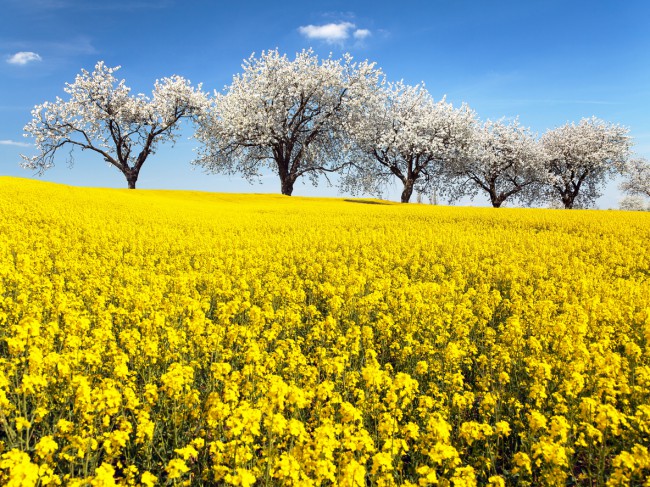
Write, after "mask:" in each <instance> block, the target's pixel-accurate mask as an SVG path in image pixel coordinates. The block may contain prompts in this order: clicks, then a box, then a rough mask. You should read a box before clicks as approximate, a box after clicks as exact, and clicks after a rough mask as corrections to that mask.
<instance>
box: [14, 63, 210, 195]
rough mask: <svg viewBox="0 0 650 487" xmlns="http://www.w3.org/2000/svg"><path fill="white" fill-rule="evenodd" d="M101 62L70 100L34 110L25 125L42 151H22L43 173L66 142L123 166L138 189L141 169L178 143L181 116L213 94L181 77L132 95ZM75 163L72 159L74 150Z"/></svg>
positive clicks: (78, 82)
mask: <svg viewBox="0 0 650 487" xmlns="http://www.w3.org/2000/svg"><path fill="white" fill-rule="evenodd" d="M118 69H120V67H119V66H118V67H114V68H109V67H107V66H105V64H104V63H103V62H101V61H100V62H98V63H97V65H96V66H95V69H94V71H93V72H92V73H90V72H88V71H86V70H82V71H81V74H79V75H77V77H76V79H75V81H74V82H73V83H67V84H66V87H65V88H64V91H65V92H66V93H67V94H68V100H67V101H66V100H63V99H61V98H58V97H57V98H56V100H55V101H54V102H44V103H43V104H41V105H37V106H36V107H35V108H34V110H32V116H33V119H32V121H31V122H29V123H28V124H27V125H26V126H25V128H24V130H25V133H26V134H25V135H26V136H31V137H34V138H35V145H36V150H37V152H38V153H37V154H36V155H35V156H32V157H27V156H24V155H23V156H22V158H23V163H22V166H23V167H25V168H29V169H36V170H38V171H39V172H40V173H42V172H44V171H45V170H47V169H49V168H50V167H52V166H53V165H54V157H55V155H56V153H57V152H58V150H59V149H61V148H62V147H64V146H67V147H69V148H71V149H72V148H74V147H79V148H81V149H82V150H91V151H94V152H96V153H98V154H100V155H101V156H102V157H103V159H104V160H105V161H106V162H107V163H109V164H111V165H112V166H114V167H116V168H117V169H119V170H120V171H121V172H122V173H123V174H124V176H125V177H126V179H127V182H128V184H129V187H131V188H134V187H135V183H136V181H137V178H138V175H139V173H140V169H141V168H142V165H143V164H144V162H145V160H146V159H147V157H148V156H149V155H150V154H153V153H154V152H155V151H156V148H157V146H158V144H159V143H161V142H166V141H170V142H172V143H173V142H174V141H175V139H176V136H177V129H178V125H179V123H178V122H179V121H180V119H181V118H186V117H191V116H194V115H196V114H197V113H199V112H201V111H204V110H205V106H206V104H207V97H206V95H205V94H204V93H202V92H201V85H198V87H197V88H196V89H195V88H193V87H192V86H191V85H190V82H189V81H188V80H186V79H184V78H182V77H181V76H172V77H169V78H163V79H161V80H158V81H156V83H155V86H154V89H153V93H152V96H151V97H146V96H145V95H143V94H139V95H132V94H131V89H130V88H128V87H127V86H126V85H125V81H124V80H121V81H118V80H117V79H116V78H115V76H114V73H115V72H116V71H117V70H118ZM69 162H70V163H72V162H73V161H72V155H70V159H69Z"/></svg>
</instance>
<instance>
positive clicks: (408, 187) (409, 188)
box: [402, 179, 415, 203]
mask: <svg viewBox="0 0 650 487" xmlns="http://www.w3.org/2000/svg"><path fill="white" fill-rule="evenodd" d="M413 183H415V181H413V180H412V179H407V180H406V182H405V183H404V190H403V191H402V203H408V202H409V200H410V199H411V195H412V194H413Z"/></svg>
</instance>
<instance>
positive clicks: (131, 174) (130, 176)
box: [124, 170, 138, 189]
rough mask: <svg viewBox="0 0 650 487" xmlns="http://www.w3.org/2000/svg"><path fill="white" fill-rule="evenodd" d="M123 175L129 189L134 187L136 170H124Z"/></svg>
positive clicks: (136, 178) (136, 177) (136, 176)
mask: <svg viewBox="0 0 650 487" xmlns="http://www.w3.org/2000/svg"><path fill="white" fill-rule="evenodd" d="M124 176H125V177H126V182H127V183H128V185H129V189H135V183H136V181H137V180H138V171H134V170H131V171H125V172H124Z"/></svg>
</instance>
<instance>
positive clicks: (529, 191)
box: [440, 120, 545, 208]
mask: <svg viewBox="0 0 650 487" xmlns="http://www.w3.org/2000/svg"><path fill="white" fill-rule="evenodd" d="M543 161H544V159H543V157H542V153H541V149H540V146H539V143H538V142H537V140H536V138H535V135H534V134H532V133H531V132H530V130H529V129H527V128H525V127H522V126H521V125H520V124H519V121H518V120H514V121H512V122H510V123H507V122H505V121H504V120H497V121H491V120H487V121H486V122H484V123H482V124H480V125H478V124H477V125H476V130H475V131H474V134H473V140H472V143H471V150H470V151H468V154H467V157H461V158H458V159H457V160H456V161H455V163H454V164H451V165H449V166H448V169H447V171H446V175H445V176H446V177H445V178H444V179H443V180H442V184H441V185H440V190H441V192H442V193H444V194H447V195H448V196H449V197H450V199H452V200H453V199H458V198H461V197H463V196H469V197H471V198H474V197H475V196H476V195H477V194H478V193H479V192H484V193H485V194H486V195H487V196H488V197H489V199H490V202H491V203H492V206H493V207H495V208H499V207H500V206H501V205H502V204H503V203H504V202H505V201H506V200H508V199H515V198H517V199H519V200H521V201H528V200H530V199H531V197H533V196H534V194H535V190H536V189H537V188H538V187H539V185H540V184H541V182H542V181H543V180H544V179H545V173H544V164H543Z"/></svg>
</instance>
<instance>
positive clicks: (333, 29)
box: [298, 22, 356, 44]
mask: <svg viewBox="0 0 650 487" xmlns="http://www.w3.org/2000/svg"><path fill="white" fill-rule="evenodd" d="M355 27H356V26H355V25H354V24H353V23H352V22H339V23H338V24H334V23H331V24H324V25H305V26H302V27H299V28H298V31H299V32H300V33H301V34H302V35H304V36H306V37H308V38H309V39H320V40H323V41H325V42H327V43H328V44H337V43H342V42H343V41H345V40H346V39H347V38H348V37H350V31H351V30H352V29H354V28H355Z"/></svg>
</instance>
